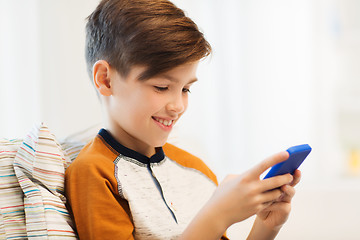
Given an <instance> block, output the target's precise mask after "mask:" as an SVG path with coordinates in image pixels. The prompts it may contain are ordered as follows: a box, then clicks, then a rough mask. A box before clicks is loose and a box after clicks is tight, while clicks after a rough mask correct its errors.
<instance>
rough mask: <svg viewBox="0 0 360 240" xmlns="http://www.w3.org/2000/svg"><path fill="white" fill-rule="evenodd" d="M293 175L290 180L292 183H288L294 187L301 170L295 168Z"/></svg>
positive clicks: (298, 180)
mask: <svg viewBox="0 0 360 240" xmlns="http://www.w3.org/2000/svg"><path fill="white" fill-rule="evenodd" d="M293 176H294V180H293V181H292V183H291V184H290V186H292V187H295V186H296V185H297V184H298V183H299V182H300V179H301V172H300V170H295V172H294V174H293Z"/></svg>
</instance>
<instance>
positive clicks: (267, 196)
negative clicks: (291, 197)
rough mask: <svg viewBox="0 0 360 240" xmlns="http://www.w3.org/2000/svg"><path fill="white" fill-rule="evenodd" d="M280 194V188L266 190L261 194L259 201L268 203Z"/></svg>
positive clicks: (276, 198)
mask: <svg viewBox="0 0 360 240" xmlns="http://www.w3.org/2000/svg"><path fill="white" fill-rule="evenodd" d="M281 195H282V191H281V190H280V189H274V190H271V191H267V192H264V193H262V194H261V202H262V204H265V205H267V204H268V203H270V204H271V203H273V202H275V201H276V200H278V199H279V198H280V197H281Z"/></svg>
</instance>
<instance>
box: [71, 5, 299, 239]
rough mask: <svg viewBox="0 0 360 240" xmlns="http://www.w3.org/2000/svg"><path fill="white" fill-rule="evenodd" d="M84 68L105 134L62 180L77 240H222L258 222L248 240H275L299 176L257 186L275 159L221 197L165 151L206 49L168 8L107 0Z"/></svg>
mask: <svg viewBox="0 0 360 240" xmlns="http://www.w3.org/2000/svg"><path fill="white" fill-rule="evenodd" d="M86 29H87V41H86V59H87V64H88V70H89V74H90V77H91V79H92V80H93V83H94V86H95V88H96V90H97V93H98V95H99V97H100V101H101V103H102V106H103V107H104V116H105V123H106V125H105V126H106V128H105V129H101V130H100V131H99V133H98V135H97V136H96V137H95V138H94V139H93V140H92V141H91V142H90V143H89V144H87V145H86V146H85V147H84V149H83V150H82V151H81V153H80V154H79V156H78V157H77V159H76V160H75V161H74V162H73V163H72V164H71V165H70V166H69V168H68V169H67V171H66V176H65V177H66V179H65V184H66V195H67V200H68V207H69V210H70V212H71V214H72V215H73V218H74V222H75V225H76V230H77V233H78V235H79V237H80V239H197V240H199V239H206V240H209V239H220V238H222V239H226V237H225V236H224V235H223V234H224V232H225V231H226V229H227V228H228V227H229V226H231V225H232V224H233V223H236V222H239V221H242V220H245V219H247V218H248V217H250V216H252V215H254V214H257V218H256V220H255V223H254V226H253V228H252V230H251V232H250V235H249V239H257V240H260V239H274V237H275V236H276V234H277V233H278V231H279V230H280V228H281V226H282V224H283V223H284V222H285V221H286V219H287V217H288V215H289V212H290V202H291V199H292V197H293V196H294V193H295V192H294V186H295V185H296V184H297V183H298V182H299V179H300V172H299V171H296V173H295V174H294V177H293V176H291V175H290V174H287V175H283V176H278V177H274V178H270V179H267V180H260V179H259V176H260V174H261V173H263V172H264V171H265V170H266V169H268V168H269V167H271V166H272V165H274V164H276V163H278V162H281V161H284V160H286V159H287V157H288V155H287V153H286V152H281V153H279V154H276V155H274V156H272V157H270V158H269V159H267V160H265V161H263V162H262V163H261V164H259V165H258V166H256V167H255V168H254V169H252V170H250V171H248V172H246V173H245V174H243V175H238V176H235V175H234V176H228V177H227V178H226V179H225V180H224V181H223V182H222V183H221V184H220V185H219V186H218V187H217V181H216V177H215V176H214V174H213V173H212V172H211V170H210V169H209V168H208V167H207V166H206V165H205V164H204V163H203V162H202V161H201V160H199V159H197V158H196V157H194V156H192V155H190V154H189V153H186V152H184V151H182V150H181V149H178V148H176V147H174V146H172V145H170V144H165V142H166V140H167V138H168V135H169V133H170V131H171V130H172V127H173V126H174V124H175V123H176V122H177V121H178V119H179V118H180V117H181V116H182V114H183V113H184V112H185V110H186V107H187V98H188V93H189V91H190V87H191V85H192V84H193V83H194V82H196V80H197V79H196V70H197V66H198V63H199V61H200V60H201V59H202V58H204V57H206V56H207V55H208V54H209V53H210V51H211V48H210V45H209V44H208V42H207V41H206V40H205V38H204V36H203V34H202V33H201V32H200V31H199V30H198V28H197V26H196V25H195V23H194V22H193V21H192V20H191V19H189V18H188V17H186V16H185V15H184V13H183V11H182V10H180V9H178V8H177V7H176V6H174V5H173V4H172V3H171V2H169V1H167V0H103V1H101V2H100V4H99V6H98V7H97V8H96V10H95V11H94V12H93V13H92V14H91V15H90V16H89V18H88V23H87V26H86Z"/></svg>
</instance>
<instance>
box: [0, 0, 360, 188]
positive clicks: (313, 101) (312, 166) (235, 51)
mask: <svg viewBox="0 0 360 240" xmlns="http://www.w3.org/2000/svg"><path fill="white" fill-rule="evenodd" d="M174 2H175V3H176V4H177V5H178V6H179V7H181V8H183V9H185V11H186V12H187V13H188V15H189V16H190V17H191V18H193V19H194V20H195V22H197V24H198V25H199V27H200V28H201V29H202V30H203V32H204V33H205V35H206V37H207V38H208V40H209V42H210V43H211V45H212V47H213V50H214V53H213V55H212V56H211V57H210V58H209V59H207V60H206V61H204V62H203V64H201V66H200V70H199V73H198V75H199V79H200V81H199V82H198V83H196V84H195V86H194V87H193V89H192V94H191V97H190V105H189V109H188V112H187V113H186V114H185V115H184V117H183V120H182V121H181V122H180V124H179V126H177V128H176V129H175V131H174V134H173V135H172V136H171V138H170V141H172V142H174V143H176V144H177V145H179V146H180V147H183V148H185V149H186V150H188V151H190V152H191V153H194V154H195V155H198V156H199V157H201V158H202V159H204V161H205V162H207V163H208V164H209V165H210V166H211V168H212V169H214V171H215V172H216V173H217V174H218V176H219V178H220V179H221V178H222V177H223V176H224V175H225V174H227V173H229V172H233V173H240V172H243V171H244V170H246V169H248V168H250V167H251V166H253V165H254V164H255V163H257V162H259V161H261V160H262V159H264V158H265V157H267V156H268V155H270V154H273V153H274V152H277V151H280V150H283V149H286V148H287V147H290V146H291V145H295V144H301V143H309V144H310V145H312V146H313V148H314V151H313V153H312V154H311V156H309V160H308V161H306V162H305V163H304V166H303V168H304V171H303V173H304V175H305V176H306V177H304V181H306V179H312V177H316V178H323V177H324V176H330V177H334V176H335V177H336V176H339V175H341V174H342V173H343V171H345V170H344V168H346V163H345V160H343V159H341V158H343V157H344V153H343V152H342V149H341V148H340V147H339V146H340V145H339V142H338V141H337V139H338V138H337V135H336V134H337V133H336V132H337V130H338V125H337V121H336V108H335V107H334V106H335V105H336V104H335V103H336V99H335V97H334V95H335V92H336V86H337V84H338V82H337V80H338V79H339V77H338V75H339V70H338V62H337V61H338V60H337V58H338V56H339V55H338V52H337V50H336V49H337V45H336V41H337V39H338V37H339V33H338V32H336V31H335V30H334V29H335V28H336V26H338V25H339V26H340V27H341V24H339V22H340V21H339V19H341V14H340V12H341V11H340V10H339V8H338V5H339V4H338V3H339V1H337V0H332V1H325V0H317V1H311V0H275V1H268V0H254V1H248V0H225V1H215V0H196V1H192V0H175V1H174ZM341 2H342V3H343V5H346V4H345V3H344V2H343V1H341ZM346 2H347V3H348V5H346V6H347V8H346V7H345V8H343V9H351V7H348V6H353V7H356V6H357V5H356V4H355V3H350V2H351V1H346ZM97 3H98V0H91V1H89V0H77V1H70V0H64V1H55V0H52V1H46V0H14V1H0V34H1V35H0V81H1V85H0V109H1V117H0V137H10V138H11V137H19V136H22V135H23V134H24V133H25V132H26V131H27V130H28V129H29V128H30V127H31V126H32V124H33V123H34V122H36V121H44V122H45V123H46V124H47V125H48V126H49V127H50V129H51V130H52V131H53V132H55V134H56V135H58V136H59V137H63V136H67V135H69V134H71V133H74V132H76V131H78V130H81V129H84V128H87V127H89V126H91V125H94V124H96V123H99V122H101V110H100V106H99V103H98V100H97V98H96V95H95V93H94V90H93V89H92V86H91V84H90V83H89V79H88V76H87V74H86V69H85V60H84V38H85V34H84V26H85V18H86V17H87V16H88V15H89V14H90V13H91V11H92V10H93V9H94V8H95V6H96V5H97ZM349 4H353V5H349ZM69 6H71V7H69ZM356 9H358V8H356ZM344 15H345V16H346V14H344ZM355 15H356V14H352V15H351V16H355ZM337 24H338V25H337ZM340 27H339V28H340ZM329 149H330V150H331V151H329ZM329 162H330V163H331V164H328V163H329ZM319 169H320V170H319ZM319 174H320V175H321V176H322V177H319ZM307 175H308V176H307Z"/></svg>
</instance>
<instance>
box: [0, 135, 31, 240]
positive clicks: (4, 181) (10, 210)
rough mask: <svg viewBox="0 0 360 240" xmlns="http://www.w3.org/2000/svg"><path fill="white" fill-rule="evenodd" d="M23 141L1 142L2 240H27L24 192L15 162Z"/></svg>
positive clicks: (0, 220) (0, 201)
mask: <svg viewBox="0 0 360 240" xmlns="http://www.w3.org/2000/svg"><path fill="white" fill-rule="evenodd" d="M21 142H22V140H19V139H15V140H5V139H3V140H0V196H1V197H0V239H25V238H26V236H27V235H26V226H25V212H24V200H23V192H22V190H21V188H20V185H19V183H18V179H17V177H16V176H15V172H14V168H13V161H14V158H15V155H16V153H17V151H18V149H19V146H20V144H21Z"/></svg>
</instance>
